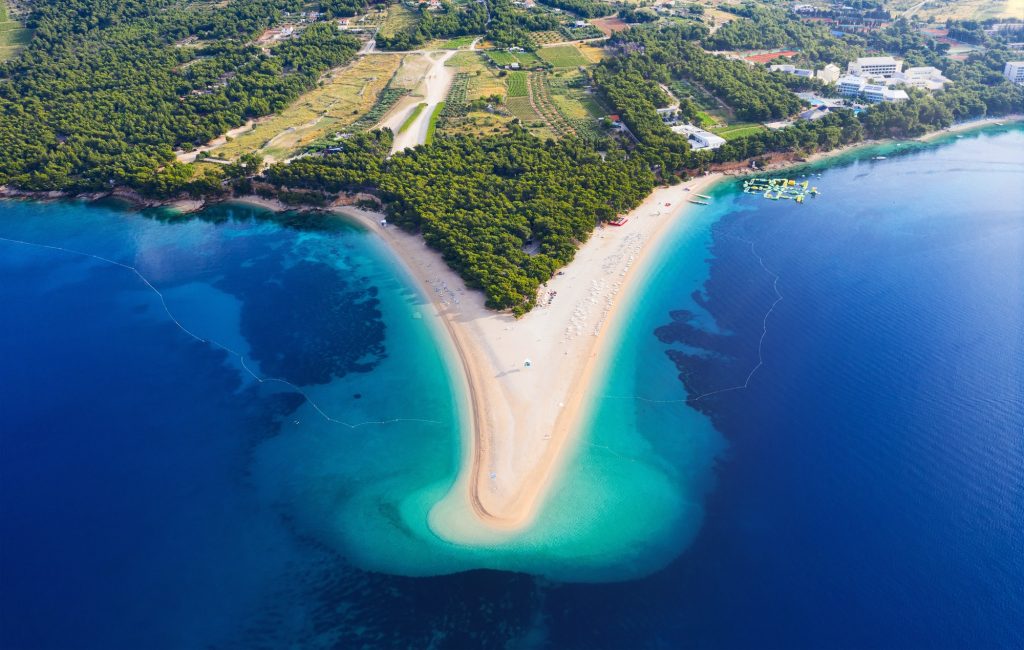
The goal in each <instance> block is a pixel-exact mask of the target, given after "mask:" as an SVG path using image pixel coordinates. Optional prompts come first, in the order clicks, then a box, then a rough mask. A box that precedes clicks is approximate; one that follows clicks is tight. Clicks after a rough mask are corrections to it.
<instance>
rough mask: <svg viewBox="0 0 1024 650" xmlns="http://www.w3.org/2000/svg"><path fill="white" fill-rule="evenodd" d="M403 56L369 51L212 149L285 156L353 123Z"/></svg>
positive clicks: (230, 154) (223, 153)
mask: <svg viewBox="0 0 1024 650" xmlns="http://www.w3.org/2000/svg"><path fill="white" fill-rule="evenodd" d="M401 61H402V55H399V54H383V55H374V56H364V57H362V58H360V59H357V60H356V61H355V62H354V63H352V64H351V65H349V66H347V67H345V68H340V69H338V70H334V71H332V72H330V73H329V74H328V75H327V77H326V78H325V79H324V80H323V81H322V82H321V85H320V86H319V87H317V88H315V89H314V90H311V91H310V92H308V93H306V94H305V95H302V96H301V97H299V98H298V99H297V100H296V101H295V103H294V104H292V105H291V106H289V107H288V108H286V109H284V111H282V112H281V113H279V114H277V115H274V116H272V117H269V118H267V119H266V120H263V121H260V122H258V123H257V124H256V125H255V127H254V128H253V129H252V130H250V131H247V132H245V133H242V134H240V135H238V136H237V137H236V138H234V139H233V140H231V141H230V142H227V143H225V144H224V145H222V146H220V147H218V148H216V149H214V150H212V151H211V152H210V155H212V156H214V157H217V158H225V159H228V160H231V159H234V158H236V157H238V156H240V155H241V154H243V153H248V152H250V151H256V152H258V153H260V154H261V155H263V156H264V157H266V158H268V159H272V160H282V159H284V158H287V157H288V155H289V154H291V153H293V152H295V151H296V150H298V149H301V148H303V147H305V146H307V145H309V144H310V143H312V142H314V141H316V140H318V139H320V138H323V137H324V136H326V135H328V134H330V133H334V132H337V131H340V130H342V129H344V128H345V127H348V126H350V125H352V124H353V123H354V122H356V120H357V119H359V117H360V116H361V115H363V114H365V113H367V112H368V111H370V110H371V109H372V108H374V106H375V104H376V103H377V99H378V97H379V96H380V95H381V93H382V91H383V90H384V88H385V87H386V86H388V83H389V82H390V81H391V79H392V77H393V76H394V75H395V72H396V71H397V70H398V67H399V64H400V63H401Z"/></svg>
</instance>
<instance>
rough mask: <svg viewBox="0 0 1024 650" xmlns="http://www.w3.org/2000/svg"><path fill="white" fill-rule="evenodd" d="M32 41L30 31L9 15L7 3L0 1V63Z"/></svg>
mask: <svg viewBox="0 0 1024 650" xmlns="http://www.w3.org/2000/svg"><path fill="white" fill-rule="evenodd" d="M30 40H32V30H31V29H25V27H24V25H22V23H21V22H19V21H17V20H15V19H14V18H13V17H12V16H11V15H10V13H9V11H8V8H7V3H6V2H5V1H4V0H0V61H6V60H7V59H10V58H12V57H14V56H15V55H16V54H17V53H18V51H19V50H21V48H22V47H24V46H26V45H28V42H29V41H30Z"/></svg>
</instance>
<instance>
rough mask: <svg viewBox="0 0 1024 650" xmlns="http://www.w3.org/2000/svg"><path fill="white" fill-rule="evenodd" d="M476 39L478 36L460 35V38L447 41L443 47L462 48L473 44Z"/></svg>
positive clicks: (446, 48) (447, 48)
mask: <svg viewBox="0 0 1024 650" xmlns="http://www.w3.org/2000/svg"><path fill="white" fill-rule="evenodd" d="M474 39H476V36H459V37H458V38H452V39H449V40H447V41H445V42H444V44H443V45H442V46H441V47H442V49H445V50H461V49H462V48H464V47H469V46H470V45H472V44H473V40H474Z"/></svg>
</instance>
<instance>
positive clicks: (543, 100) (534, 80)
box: [527, 72, 576, 138]
mask: <svg viewBox="0 0 1024 650" xmlns="http://www.w3.org/2000/svg"><path fill="white" fill-rule="evenodd" d="M527 88H528V90H529V93H530V95H529V97H530V104H531V105H532V107H533V109H534V110H535V111H536V112H537V113H539V114H540V115H541V117H542V118H543V119H544V122H545V123H546V124H547V126H548V128H549V129H550V130H551V132H552V133H554V134H555V135H557V136H558V137H560V138H564V137H568V136H570V135H576V130H575V129H573V127H572V125H571V124H570V123H569V121H568V120H567V119H566V118H565V116H564V115H563V114H562V113H561V111H560V110H559V109H558V107H557V106H556V105H555V102H554V99H553V98H552V96H551V86H550V85H549V83H548V73H546V72H531V73H529V76H528V77H527Z"/></svg>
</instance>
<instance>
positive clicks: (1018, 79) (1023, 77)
mask: <svg viewBox="0 0 1024 650" xmlns="http://www.w3.org/2000/svg"><path fill="white" fill-rule="evenodd" d="M1003 76H1004V77H1006V79H1007V81H1009V82H1010V83H1015V84H1024V61H1007V62H1006V67H1005V68H1003Z"/></svg>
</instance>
